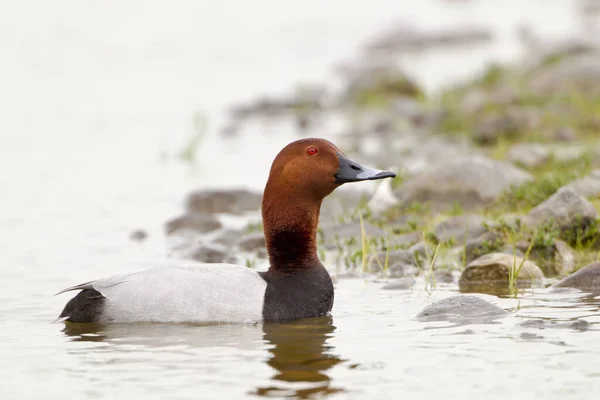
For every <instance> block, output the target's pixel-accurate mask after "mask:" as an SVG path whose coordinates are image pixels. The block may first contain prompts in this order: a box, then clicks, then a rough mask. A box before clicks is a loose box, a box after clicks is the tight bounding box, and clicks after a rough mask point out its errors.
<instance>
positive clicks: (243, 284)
mask: <svg viewBox="0 0 600 400" xmlns="http://www.w3.org/2000/svg"><path fill="white" fill-rule="evenodd" d="M266 286H267V283H266V282H265V280H264V279H263V278H262V277H261V276H260V275H259V274H258V273H257V272H255V271H253V270H251V269H249V268H245V267H242V266H238V265H230V264H199V265H196V266H191V267H179V266H177V267H159V268H153V269H149V270H146V271H141V272H136V273H132V274H126V275H117V276H113V277H110V278H106V279H100V280H97V281H93V282H88V283H85V284H83V285H79V286H75V287H73V288H70V289H67V290H76V289H82V292H80V293H79V294H78V295H77V296H75V297H74V298H73V299H72V300H71V301H70V302H69V303H68V304H67V305H66V307H65V309H64V310H63V312H62V313H61V317H63V318H67V317H69V319H70V320H72V321H73V322H96V323H100V324H104V323H131V322H197V323H201V322H209V321H210V322H244V321H247V320H252V321H260V320H262V312H263V304H264V296H265V289H266ZM70 314H71V315H70ZM75 314H78V315H75ZM84 319H87V320H84ZM79 320H81V321H79Z"/></svg>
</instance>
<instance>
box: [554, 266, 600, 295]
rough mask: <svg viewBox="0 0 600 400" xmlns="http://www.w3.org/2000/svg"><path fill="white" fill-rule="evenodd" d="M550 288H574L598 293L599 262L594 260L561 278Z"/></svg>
mask: <svg viewBox="0 0 600 400" xmlns="http://www.w3.org/2000/svg"><path fill="white" fill-rule="evenodd" d="M551 288H575V289H579V290H581V291H583V292H590V293H600V262H598V261H595V262H593V263H591V264H588V265H586V266H585V267H583V268H581V269H579V270H578V271H577V272H575V273H573V274H571V275H569V276H567V277H565V278H563V279H561V280H560V281H558V282H557V283H555V284H554V285H552V286H551Z"/></svg>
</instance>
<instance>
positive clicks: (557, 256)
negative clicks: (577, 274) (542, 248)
mask: <svg viewBox="0 0 600 400" xmlns="http://www.w3.org/2000/svg"><path fill="white" fill-rule="evenodd" d="M553 244H554V261H555V263H554V268H555V272H556V275H558V276H565V275H567V274H569V273H571V272H572V271H573V269H574V268H575V254H574V253H573V250H571V247H569V245H568V244H567V243H565V242H564V241H562V240H560V239H554V243H553Z"/></svg>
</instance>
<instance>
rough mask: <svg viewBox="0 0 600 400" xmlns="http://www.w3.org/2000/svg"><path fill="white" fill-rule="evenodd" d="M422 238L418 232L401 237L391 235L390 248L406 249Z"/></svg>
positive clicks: (404, 234)
mask: <svg viewBox="0 0 600 400" xmlns="http://www.w3.org/2000/svg"><path fill="white" fill-rule="evenodd" d="M422 238H423V234H422V233H421V232H418V231H414V232H409V233H403V234H401V235H392V236H391V237H390V246H393V247H403V248H404V247H408V246H412V245H414V244H415V243H417V242H418V241H420V240H421V239H422Z"/></svg>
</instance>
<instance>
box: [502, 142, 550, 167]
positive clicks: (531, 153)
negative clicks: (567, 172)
mask: <svg viewBox="0 0 600 400" xmlns="http://www.w3.org/2000/svg"><path fill="white" fill-rule="evenodd" d="M508 159H509V160H510V162H512V163H515V164H519V165H522V166H524V167H528V168H532V167H537V166H538V165H541V164H544V163H545V162H547V161H548V160H550V151H549V150H548V148H547V147H545V146H544V145H542V144H540V143H518V144H515V145H513V146H511V148H510V149H508Z"/></svg>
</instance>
